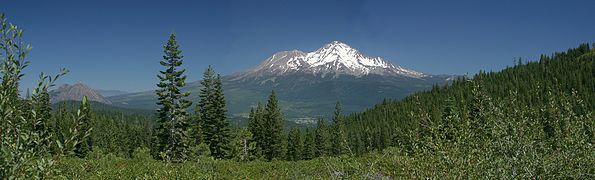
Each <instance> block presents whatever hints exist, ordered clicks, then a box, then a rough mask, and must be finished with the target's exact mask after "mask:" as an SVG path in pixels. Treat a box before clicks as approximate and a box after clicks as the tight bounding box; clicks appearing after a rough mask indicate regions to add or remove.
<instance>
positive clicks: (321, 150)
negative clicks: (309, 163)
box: [314, 119, 331, 157]
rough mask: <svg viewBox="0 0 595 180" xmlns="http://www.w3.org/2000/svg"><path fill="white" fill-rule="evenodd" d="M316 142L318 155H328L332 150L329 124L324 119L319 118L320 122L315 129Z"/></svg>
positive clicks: (316, 153)
mask: <svg viewBox="0 0 595 180" xmlns="http://www.w3.org/2000/svg"><path fill="white" fill-rule="evenodd" d="M314 142H315V143H316V151H315V153H314V154H315V156H316V157H322V156H328V155H330V152H331V142H330V136H329V130H328V126H327V125H326V123H325V122H324V119H318V124H317V126H316V130H315V136H314Z"/></svg>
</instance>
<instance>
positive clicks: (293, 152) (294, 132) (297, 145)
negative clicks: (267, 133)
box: [286, 128, 304, 161]
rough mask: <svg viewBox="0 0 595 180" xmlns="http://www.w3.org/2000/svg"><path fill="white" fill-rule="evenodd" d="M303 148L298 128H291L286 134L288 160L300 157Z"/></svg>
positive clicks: (299, 158) (295, 159)
mask: <svg viewBox="0 0 595 180" xmlns="http://www.w3.org/2000/svg"><path fill="white" fill-rule="evenodd" d="M303 149H304V141H302V135H301V133H300V130H299V129H298V128H292V129H291V131H289V134H288V135H287V155H286V158H287V160H289V161H297V160H301V159H302V153H303Z"/></svg>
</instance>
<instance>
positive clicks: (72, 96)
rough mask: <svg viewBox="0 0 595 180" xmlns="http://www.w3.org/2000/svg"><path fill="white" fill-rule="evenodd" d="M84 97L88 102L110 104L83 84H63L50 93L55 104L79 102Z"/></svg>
mask: <svg viewBox="0 0 595 180" xmlns="http://www.w3.org/2000/svg"><path fill="white" fill-rule="evenodd" d="M84 96H87V98H88V99H89V101H94V102H100V103H104V104H112V102H111V101H110V100H108V99H107V98H105V97H103V96H102V95H101V94H99V92H97V91H96V90H94V89H93V88H90V87H89V86H87V85H85V84H83V83H77V84H73V85H69V84H64V85H62V86H60V87H58V88H57V89H54V90H51V91H50V98H51V102H52V103H57V102H60V101H80V100H82V99H83V97H84Z"/></svg>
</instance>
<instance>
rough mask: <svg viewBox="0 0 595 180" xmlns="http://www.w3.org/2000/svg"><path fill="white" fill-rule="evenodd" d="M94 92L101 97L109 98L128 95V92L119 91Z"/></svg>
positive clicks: (100, 90)
mask: <svg viewBox="0 0 595 180" xmlns="http://www.w3.org/2000/svg"><path fill="white" fill-rule="evenodd" d="M96 91H97V92H98V93H99V94H101V95H102V96H103V97H110V96H117V95H122V94H128V93H130V92H127V91H120V90H104V89H96Z"/></svg>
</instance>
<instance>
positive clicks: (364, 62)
mask: <svg viewBox="0 0 595 180" xmlns="http://www.w3.org/2000/svg"><path fill="white" fill-rule="evenodd" d="M298 72H299V73H306V74H314V75H322V76H325V75H326V74H333V76H338V75H352V76H363V75H368V74H376V75H385V76H405V77H411V78H422V77H425V76H427V75H425V74H423V73H420V72H416V71H413V70H409V69H405V68H402V67H401V66H398V65H394V64H392V63H390V62H388V61H385V60H384V59H382V58H381V57H369V56H366V55H364V54H362V53H360V52H359V51H358V50H357V49H355V48H352V47H351V46H349V45H347V44H345V43H343V42H340V41H332V42H330V43H328V44H325V45H324V46H322V47H321V48H319V49H317V50H316V51H314V52H309V53H304V52H302V51H299V50H292V51H282V52H278V53H275V54H273V56H271V57H270V58H268V59H267V60H265V61H264V62H263V63H261V64H260V65H259V66H257V67H256V68H254V69H252V70H250V71H248V72H246V73H244V74H243V75H242V76H241V77H245V76H257V77H258V76H266V75H275V76H278V75H286V74H288V73H289V74H291V73H298Z"/></svg>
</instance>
